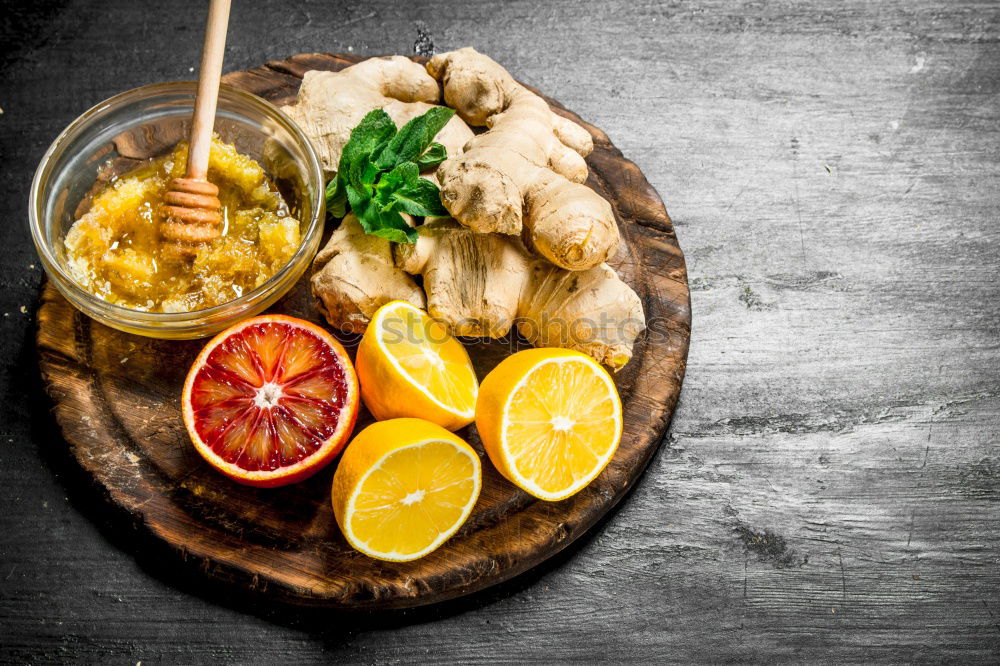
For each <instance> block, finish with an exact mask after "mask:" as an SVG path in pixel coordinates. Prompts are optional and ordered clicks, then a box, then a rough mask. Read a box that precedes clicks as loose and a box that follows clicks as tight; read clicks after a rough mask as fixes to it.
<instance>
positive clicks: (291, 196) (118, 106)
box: [28, 81, 325, 339]
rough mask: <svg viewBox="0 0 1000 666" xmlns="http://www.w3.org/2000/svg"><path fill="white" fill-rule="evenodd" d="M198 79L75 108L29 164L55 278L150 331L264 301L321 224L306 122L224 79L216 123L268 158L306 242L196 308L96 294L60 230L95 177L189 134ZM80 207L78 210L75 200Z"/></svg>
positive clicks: (176, 330) (210, 328)
mask: <svg viewBox="0 0 1000 666" xmlns="http://www.w3.org/2000/svg"><path fill="white" fill-rule="evenodd" d="M195 90H196V84H195V83H194V82H189V81H184V82H175V83H158V84H155V85H150V86H144V87H142V88H136V89H135V90H130V91H128V92H124V93H122V94H120V95H116V96H115V97H112V98H111V99H108V100H106V101H104V102H101V103H100V104H98V105H96V106H94V107H93V108H91V109H90V110H89V111H87V112H86V113H84V114H83V115H81V116H80V117H79V118H77V119H76V120H74V121H73V123H72V124H70V126H69V127H67V128H66V129H65V130H64V131H63V133H62V134H60V135H59V136H58V137H57V138H56V140H55V141H54V142H53V143H52V145H51V146H50V147H49V150H48V152H46V153H45V156H44V157H43V158H42V161H41V163H40V164H39V165H38V170H37V171H36V172H35V179H34V181H33V182H32V184H31V195H30V200H29V202H28V218H29V223H30V225H31V235H32V237H33V238H34V241H35V247H36V248H37V250H38V254H39V256H40V257H41V260H42V264H43V265H44V267H45V271H46V273H47V274H48V276H49V279H51V280H52V282H53V284H55V286H56V287H57V288H58V289H59V291H60V292H61V293H62V294H63V296H65V297H66V298H67V299H68V300H69V302H70V303H72V304H73V305H74V306H76V307H77V308H78V309H79V310H80V311H82V312H83V313H84V314H86V315H88V316H90V317H92V318H94V319H96V320H97V321H99V322H101V323H103V324H107V325H108V326H112V327H114V328H117V329H119V330H122V331H127V332H129V333H136V334H139V335H145V336H149V337H154V338H177V339H180V338H198V337H203V336H206V335H210V334H212V333H215V332H217V331H220V330H222V329H223V328H226V327H227V326H230V325H231V324H233V323H235V322H237V321H238V320H240V319H243V318H245V317H249V316H252V315H254V314H257V313H259V312H260V311H262V310H264V309H265V308H266V307H268V306H269V305H271V304H272V303H274V302H275V301H276V300H278V299H279V298H280V297H281V296H282V295H284V294H285V292H287V291H288V290H289V289H290V288H291V287H292V286H293V285H294V284H295V283H296V282H297V281H298V279H299V278H300V277H301V276H302V273H303V272H304V271H305V269H306V267H308V265H309V263H310V261H312V258H313V256H314V255H315V254H316V250H317V249H318V248H319V242H320V237H321V236H322V233H323V219H324V216H325V208H324V206H325V202H324V183H323V171H322V169H321V167H320V163H319V160H318V159H317V158H316V153H315V151H314V150H313V148H312V145H311V144H310V143H309V140H308V139H307V138H306V136H305V135H304V134H303V133H302V130H300V129H299V128H298V126H297V125H295V123H294V122H292V121H291V120H290V119H289V118H288V117H287V116H286V115H285V114H284V113H282V112H281V111H280V110H278V108H277V107H275V106H274V105H272V104H270V103H268V102H266V101H264V100H262V99H261V98H259V97H257V96H256V95H252V94H250V93H247V92H243V91H241V90H237V89H235V88H230V87H228V86H222V87H221V88H220V90H219V104H218V111H217V114H216V119H215V132H216V133H217V134H218V135H219V136H220V137H221V138H222V140H223V141H226V142H228V143H233V144H235V146H236V149H237V150H238V151H239V152H241V153H243V154H245V155H249V156H250V157H252V158H253V159H255V160H256V161H257V162H259V163H260V165H261V166H262V167H263V168H264V171H265V172H266V173H267V175H268V176H269V177H270V178H271V179H272V180H273V181H274V182H275V184H276V185H277V187H278V189H279V190H280V191H281V193H282V195H284V197H285V200H286V202H287V203H288V206H289V208H290V209H291V212H292V215H294V216H295V217H296V218H297V219H298V220H299V224H300V229H301V235H302V244H301V246H300V247H299V249H298V251H297V252H296V253H295V255H294V256H293V257H292V258H291V259H290V260H289V262H288V263H287V264H285V266H284V267H283V268H282V269H281V270H279V271H278V272H277V273H275V274H274V275H273V276H272V277H271V278H270V279H269V280H268V281H267V282H265V283H264V284H262V285H261V286H260V287H258V288H257V289H255V290H253V291H251V292H248V293H246V294H244V295H243V296H241V297H239V298H237V299H235V300H232V301H229V302H228V303H223V304H222V305H217V306H215V307H211V308H206V309H204V310H196V311H194V312H178V313H175V312H170V313H167V312H143V311H140V310H133V309H130V308H125V307H122V306H119V305H114V304H111V303H108V302H107V301H105V300H103V299H101V298H98V297H97V296H94V295H93V294H91V293H90V292H88V291H86V290H85V289H83V288H82V287H80V286H79V285H78V284H77V283H76V282H75V281H74V280H73V278H72V276H71V274H70V273H69V271H68V270H67V268H66V265H65V264H66V252H65V247H64V245H63V239H64V238H65V235H66V232H67V231H68V230H69V228H70V226H72V224H73V222H74V221H75V220H76V219H77V217H78V213H82V212H83V210H82V208H83V207H85V206H86V203H85V202H87V201H88V200H89V194H90V193H91V192H92V191H93V189H94V186H95V183H96V182H97V181H98V180H99V179H100V180H107V179H108V178H110V177H113V176H114V175H119V174H121V173H124V172H126V171H128V170H129V169H131V168H134V167H135V165H136V164H137V163H138V162H137V160H141V159H145V158H149V157H155V156H159V155H162V154H164V153H166V152H168V151H170V150H171V149H172V148H173V147H174V146H175V145H176V144H177V143H178V142H179V141H183V140H186V139H187V136H188V133H189V132H190V128H191V114H192V112H193V109H194V98H195ZM78 209H81V210H78Z"/></svg>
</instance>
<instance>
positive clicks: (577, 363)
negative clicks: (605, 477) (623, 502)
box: [476, 349, 622, 500]
mask: <svg viewBox="0 0 1000 666" xmlns="http://www.w3.org/2000/svg"><path fill="white" fill-rule="evenodd" d="M476 427H477V429H478V430H479V435H480V437H481V438H482V440H483V447H484V448H485V449H486V452H487V454H488V455H489V457H490V460H491V461H492V462H493V464H494V466H495V467H496V468H497V470H499V471H500V473H501V474H503V475H504V476H505V477H506V478H507V479H508V480H510V481H511V482H512V483H514V484H515V485H517V486H518V487H520V488H522V489H523V490H525V491H527V492H529V493H531V494H532V495H534V496H535V497H538V498H539V499H544V500H560V499H564V498H566V497H569V496H570V495H573V494H574V493H577V492H579V491H580V490H582V489H583V488H584V487H585V486H586V485H587V484H589V483H590V482H591V481H593V480H594V478H595V477H597V475H598V474H600V473H601V470H603V469H604V467H605V466H606V465H607V464H608V462H609V461H610V460H611V458H612V456H614V453H615V451H616V450H617V448H618V442H619V440H620V439H621V430H622V414H621V401H620V399H619V397H618V391H617V389H616V388H615V385H614V382H613V381H612V379H611V376H610V375H609V374H608V372H607V371H606V370H605V369H604V368H602V367H601V366H600V365H599V364H598V363H597V362H596V361H594V360H593V359H592V358H591V357H589V356H587V355H585V354H581V353H579V352H575V351H570V350H566V349H529V350H525V351H522V352H518V353H517V354H514V355H512V356H509V357H508V358H506V359H504V361H502V362H501V363H500V364H499V365H498V366H497V367H496V368H495V369H494V370H493V371H492V372H490V374H489V375H487V376H486V378H485V379H484V380H483V384H482V386H481V387H480V391H479V401H478V403H477V405H476Z"/></svg>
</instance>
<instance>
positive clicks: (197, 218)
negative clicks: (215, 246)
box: [160, 0, 230, 259]
mask: <svg viewBox="0 0 1000 666" xmlns="http://www.w3.org/2000/svg"><path fill="white" fill-rule="evenodd" d="M229 4H230V0H212V3H211V6H210V7H209V10H208V21H207V23H206V24H205V47H204V50H203V51H202V54H201V71H200V72H199V73H198V95H197V97H196V98H195V101H194V117H193V119H192V121H191V140H190V143H189V144H188V155H187V173H186V174H185V177H184V178H174V179H173V180H172V181H171V182H170V190H169V191H168V192H167V193H166V195H164V198H163V200H164V205H163V207H162V208H161V212H162V213H163V218H164V219H163V221H162V222H161V223H160V236H161V238H162V239H163V241H164V244H163V252H164V254H165V255H166V256H168V257H174V258H177V259H187V258H190V257H193V256H194V255H195V254H196V253H197V252H198V247H199V246H200V245H201V244H203V243H207V242H209V241H212V240H215V239H216V238H218V237H219V236H221V235H222V231H221V229H220V227H221V226H222V213H221V209H222V203H221V202H220V201H219V188H218V187H216V186H215V185H213V184H212V183H210V182H208V155H209V151H210V149H211V147H212V130H213V128H214V126H215V109H216V106H217V104H218V99H219V80H220V79H221V78H222V58H223V52H224V51H225V48H226V28H227V25H228V23H229Z"/></svg>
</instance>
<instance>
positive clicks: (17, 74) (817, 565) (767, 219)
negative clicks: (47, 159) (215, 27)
mask: <svg viewBox="0 0 1000 666" xmlns="http://www.w3.org/2000/svg"><path fill="white" fill-rule="evenodd" d="M251 4H252V7H250V5H251ZM237 5H238V6H237V8H236V9H235V10H234V13H233V22H232V26H233V27H232V29H231V31H230V39H229V46H228V48H227V53H226V65H225V67H226V69H227V70H229V71H234V70H239V69H245V68H249V67H253V66H255V65H257V64H259V63H261V62H265V61H267V60H269V59H281V58H284V57H286V56H288V55H289V54H292V53H301V52H304V51H321V52H327V51H332V52H346V51H348V50H349V49H351V50H352V51H353V52H354V53H362V54H371V53H413V52H414V49H415V47H416V48H419V49H422V50H425V51H426V50H428V49H431V48H434V49H436V50H438V51H442V50H448V49H452V48H457V47H461V46H466V45H474V46H476V48H478V49H480V50H482V51H483V52H486V53H488V54H490V55H491V56H492V57H494V58H496V59H497V60H498V61H500V62H502V63H504V64H505V65H506V66H508V67H509V68H510V69H511V71H512V72H513V73H514V74H515V75H516V76H517V77H518V78H519V79H521V80H523V81H526V82H528V83H531V84H532V85H535V86H536V87H538V88H540V89H542V90H545V91H546V93H548V94H550V95H552V96H553V97H555V98H556V99H559V100H560V101H561V102H563V103H564V104H566V105H567V106H568V107H569V108H571V109H573V110H574V111H575V112H577V113H579V114H580V115H581V116H582V117H583V118H584V119H586V120H587V121H589V122H591V123H593V124H595V125H597V126H598V127H601V128H602V129H604V130H605V131H606V132H607V133H608V134H609V136H610V138H611V140H612V141H613V142H614V144H615V145H616V146H617V147H618V148H619V149H621V151H622V152H623V153H624V154H625V156H627V157H628V158H629V159H630V160H632V161H634V162H635V163H636V164H637V165H638V166H639V167H640V168H641V169H642V171H643V173H644V174H645V175H646V177H647V178H648V179H649V182H650V183H651V184H652V185H653V186H654V187H655V188H656V189H657V190H658V191H659V192H660V193H661V194H663V196H664V199H665V200H667V201H668V202H669V210H670V215H671V218H672V219H673V221H674V225H675V229H676V232H677V236H678V238H679V241H680V244H681V246H682V247H683V248H684V253H685V258H686V260H687V265H688V271H689V277H690V283H691V287H692V292H691V299H692V313H693V328H692V338H691V350H690V354H689V356H688V366H687V373H686V376H685V379H684V390H683V392H682V395H681V398H680V402H679V403H678V406H677V411H676V414H675V416H674V420H673V424H672V426H671V430H670V434H669V435H668V438H667V440H666V443H665V445H664V446H662V447H661V449H660V452H659V454H658V455H657V456H656V457H654V459H653V460H652V462H651V463H650V466H649V469H648V471H647V473H646V474H645V476H644V477H643V479H641V480H640V482H639V483H638V484H637V485H636V487H635V488H634V490H633V491H632V493H631V494H630V495H628V496H627V497H626V498H624V500H623V501H622V503H621V505H620V507H619V509H618V510H617V512H616V514H615V516H614V518H613V520H611V521H610V522H608V523H607V524H604V525H599V526H598V527H599V529H598V530H597V531H595V532H593V533H592V534H593V536H588V535H585V536H584V537H582V538H581V539H579V540H577V541H576V542H575V543H574V544H573V545H571V546H570V547H569V548H568V549H566V550H564V551H563V553H561V554H559V555H557V556H556V557H555V558H554V559H553V560H549V561H548V562H547V563H545V564H543V565H540V566H539V567H536V568H533V569H532V570H531V571H530V572H528V573H527V574H525V575H524V577H520V578H516V579H514V580H513V581H511V582H509V583H506V584H502V585H501V586H498V587H495V588H492V589H491V590H488V591H486V592H483V593H480V594H477V595H473V596H471V597H467V598H465V599H463V600H459V601H454V602H448V603H446V604H443V605H440V606H434V607H429V608H424V609H414V610H408V611H398V612H391V613H379V614H372V613H357V614H352V615H350V616H347V617H344V616H340V615H334V614H331V613H327V612H301V613H292V612H289V611H287V610H284V609H281V610H279V609H272V608H270V607H269V606H267V605H262V604H254V603H250V602H248V601H247V600H246V599H243V598H232V597H230V596H227V595H226V594H225V593H224V591H222V590H219V589H216V588H214V587H211V586H207V585H206V584H205V583H204V582H203V581H204V578H203V577H187V576H183V575H181V574H179V573H175V569H174V567H173V566H172V565H171V562H172V559H171V558H169V557H166V556H162V557H160V558H159V559H158V551H157V550H155V549H154V548H152V547H151V550H150V551H149V553H147V554H146V555H145V556H141V557H138V558H136V557H133V555H132V554H131V550H130V547H131V542H129V541H126V539H125V538H124V537H123V536H122V530H121V527H120V522H119V521H117V520H105V511H106V510H105V509H104V507H105V506H106V504H105V503H104V502H102V501H100V498H99V497H96V496H95V495H96V493H93V492H91V491H89V490H88V487H87V486H86V485H85V484H84V483H82V482H81V480H80V479H78V478H77V476H76V475H75V474H74V472H73V468H74V467H73V465H70V464H67V462H66V461H65V460H64V457H61V456H60V452H62V451H65V448H66V447H65V442H63V441H62V440H61V439H60V436H59V434H58V432H57V431H54V429H53V428H52V426H51V422H52V419H51V415H50V413H49V403H48V401H47V400H46V399H45V397H44V395H43V394H42V392H41V388H40V386H38V385H37V383H36V379H35V378H36V377H37V376H38V369H37V357H36V354H35V351H34V328H35V323H34V321H33V317H34V313H35V308H36V306H37V302H36V299H37V294H38V285H39V281H40V279H41V276H40V270H39V268H38V265H37V260H36V257H35V253H34V249H33V248H32V246H31V243H30V239H29V238H28V236H27V229H26V224H25V222H24V220H25V202H26V201H27V193H28V187H29V185H30V182H31V169H32V167H33V165H34V164H36V163H37V162H38V160H39V159H40V158H41V156H42V154H43V153H44V151H45V149H46V147H47V146H48V144H49V143H50V142H51V141H52V139H53V138H55V136H56V135H57V134H58V133H59V131H61V130H62V128H63V127H65V125H66V124H67V123H69V122H70V121H71V120H72V119H73V118H75V117H76V116H77V115H78V114H79V113H80V112H81V111H83V110H84V109H85V108H87V107H88V106H90V105H91V104H93V103H96V102H98V101H100V100H102V99H105V98H107V97H109V96H111V95H113V94H115V93H117V92H120V91H121V90H125V89H128V88H133V87H136V86H138V85H142V84H146V83H152V82H155V81H159V80H170V79H189V78H192V77H193V76H194V74H193V73H191V72H189V71H188V68H189V67H195V66H196V65H197V52H198V48H199V40H200V37H201V34H200V25H198V23H199V22H200V19H199V20H192V19H191V13H192V10H191V9H190V3H187V2H181V1H180V0H160V1H159V2H157V3H135V2H118V1H115V0H105V1H104V2H100V3H98V2H86V1H82V0H76V1H73V2H52V1H42V2H36V3H33V4H32V5H31V6H30V7H27V6H26V7H25V8H23V9H17V7H16V5H13V4H9V5H7V6H6V7H5V9H6V10H7V12H8V14H7V22H6V23H5V22H2V21H0V30H7V29H8V26H9V27H10V29H11V30H15V32H14V33H12V34H11V37H10V38H9V39H0V48H6V49H8V50H7V51H5V52H4V55H3V57H2V58H0V68H2V73H3V76H2V77H0V108H2V109H3V114H2V115H0V156H2V157H3V160H2V161H0V173H2V175H3V182H4V183H5V185H6V186H7V189H6V191H5V196H3V197H0V219H3V220H5V223H4V224H3V225H0V283H2V285H3V287H4V288H3V289H2V290H0V332H2V334H3V341H4V346H3V352H4V353H3V354H2V365H0V387H2V389H0V390H2V391H3V393H2V395H3V407H4V409H3V410H2V416H0V424H2V429H0V437H2V439H0V488H2V490H0V493H2V494H0V496H2V497H3V500H4V507H5V510H4V511H2V512H0V645H2V647H0V655H2V657H3V658H4V659H5V660H10V661H16V662H18V663H26V662H31V663H53V662H66V661H76V662H86V663H95V662H111V663H131V664H134V663H135V662H136V661H140V660H141V661H142V662H143V663H144V664H148V663H204V662H208V661H211V662H213V663H215V662H238V663H274V662H276V661H287V662H308V663H316V662H323V663H329V662H331V661H337V662H349V663H379V664H381V663H399V662H405V663H452V662H462V663H470V664H495V663H504V662H506V663H523V662H532V663H546V664H549V663H569V662H573V663H579V662H616V663H621V662H630V663H682V664H689V663H696V662H708V663H734V662H768V663H777V662H781V663H828V662H842V663H861V662H864V663H871V662H873V661H879V662H883V663H912V662H919V663H941V662H950V663H995V662H996V661H997V654H998V653H1000V561H998V552H1000V527H998V524H1000V490H998V489H1000V381H998V377H1000V286H998V284H997V276H998V274H1000V225H998V224H997V221H998V220H1000V194H998V192H1000V169H998V165H1000V104H998V102H1000V6H998V5H997V4H996V3H995V2H979V1H973V0H955V1H954V2H947V3H942V2H937V1H933V0H883V1H881V2H867V1H862V0H846V1H844V2H828V1H825V0H801V1H797V2H785V1H779V2H768V3H764V2H757V1H755V0H676V1H670V2H661V1H659V0H601V1H600V2H596V1H595V2H580V1H579V0H549V1H547V2H544V3H543V2H537V1H535V0H512V1H510V2H504V3H493V4H486V3H480V2H453V1H449V0H413V1H412V2H407V3H397V2H389V1H388V0H369V1H367V2H365V3H346V2H336V1H334V2H327V1H325V0H324V1H323V2H319V1H312V0H282V1H280V2H279V1H277V0H270V1H267V0H260V1H259V2H256V1H255V2H253V3H237ZM112 28H113V31H112ZM112 32H113V35H114V38H111V37H109V35H110V34H112ZM4 36H5V37H6V36H7V33H5V34H4ZM22 306H23V307H24V312H22V311H21V308H22ZM3 313H8V315H9V316H7V317H3V316H2V315H3ZM95 525H96V527H95ZM161 555H162V554H161Z"/></svg>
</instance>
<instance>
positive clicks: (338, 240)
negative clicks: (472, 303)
mask: <svg viewBox="0 0 1000 666" xmlns="http://www.w3.org/2000/svg"><path fill="white" fill-rule="evenodd" d="M313 266H314V268H315V269H316V272H315V273H314V274H313V276H312V292H313V296H315V297H316V300H317V301H318V302H319V308H320V310H321V311H322V313H323V316H324V317H326V320H327V321H328V322H330V323H331V324H332V325H334V326H336V327H337V328H339V329H341V330H344V331H347V332H349V333H359V334H360V333H364V332H365V328H367V327H368V322H369V321H371V318H372V315H373V314H375V311H376V310H378V309H379V308H380V307H381V306H383V305H385V304H386V303H388V302H389V301H406V302H408V303H411V304H413V305H415V306H417V307H418V308H423V307H425V306H426V302H425V299H424V292H423V291H421V289H420V287H418V286H417V284H416V283H415V282H414V281H413V278H411V277H410V276H409V275H407V274H406V273H405V272H404V271H401V270H400V269H398V268H396V266H395V264H394V263H393V259H392V249H391V247H390V243H389V241H387V240H386V239H384V238H380V237H378V236H372V235H369V234H366V233H365V230H364V229H362V228H361V224H360V223H359V222H358V218H356V217H355V216H354V213H349V214H348V215H347V216H346V217H345V218H344V219H343V221H341V223H340V226H339V227H337V230H336V231H334V232H333V235H332V236H331V237H330V240H329V242H328V243H327V244H326V246H325V247H324V248H323V249H322V250H320V252H319V254H317V255H316V260H315V261H314V262H313Z"/></svg>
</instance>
